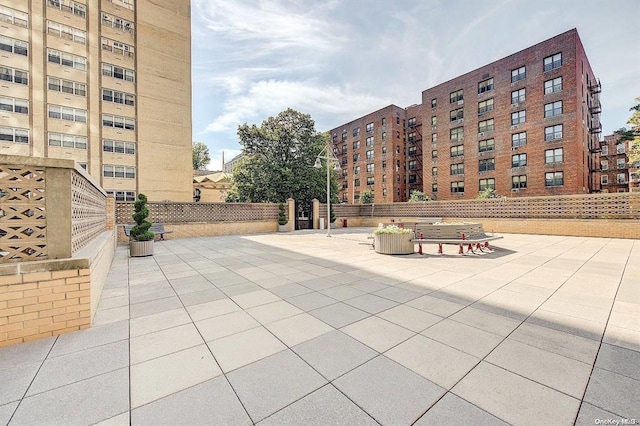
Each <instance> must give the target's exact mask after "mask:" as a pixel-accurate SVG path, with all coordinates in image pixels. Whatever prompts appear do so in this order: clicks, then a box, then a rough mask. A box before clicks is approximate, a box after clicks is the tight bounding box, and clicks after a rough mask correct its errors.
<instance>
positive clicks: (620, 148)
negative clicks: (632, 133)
mask: <svg viewBox="0 0 640 426" xmlns="http://www.w3.org/2000/svg"><path fill="white" fill-rule="evenodd" d="M624 153H625V144H624V143H617V144H616V154H624Z"/></svg>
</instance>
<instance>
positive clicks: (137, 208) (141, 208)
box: [129, 194, 155, 241]
mask: <svg viewBox="0 0 640 426" xmlns="http://www.w3.org/2000/svg"><path fill="white" fill-rule="evenodd" d="M133 209H134V213H133V215H132V217H133V220H134V221H135V222H136V225H135V226H134V227H133V228H131V230H130V231H129V236H130V237H131V239H132V240H134V241H151V240H153V238H154V237H155V234H154V233H153V232H151V231H149V228H151V222H149V221H147V217H149V209H148V208H147V196H146V195H144V194H138V199H137V200H136V202H135V203H133Z"/></svg>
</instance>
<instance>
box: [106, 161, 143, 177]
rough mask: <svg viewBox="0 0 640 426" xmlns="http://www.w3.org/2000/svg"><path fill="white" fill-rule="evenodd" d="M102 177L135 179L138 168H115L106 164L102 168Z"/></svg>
mask: <svg viewBox="0 0 640 426" xmlns="http://www.w3.org/2000/svg"><path fill="white" fill-rule="evenodd" d="M102 176H104V177H106V178H120V179H135V178H136V168H135V167H132V166H113V165H110V164H105V165H103V166H102Z"/></svg>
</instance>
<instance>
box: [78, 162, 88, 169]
mask: <svg viewBox="0 0 640 426" xmlns="http://www.w3.org/2000/svg"><path fill="white" fill-rule="evenodd" d="M77 164H78V167H81V168H83V169H85V170H87V167H88V166H87V163H77Z"/></svg>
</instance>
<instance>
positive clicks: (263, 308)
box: [246, 300, 302, 324]
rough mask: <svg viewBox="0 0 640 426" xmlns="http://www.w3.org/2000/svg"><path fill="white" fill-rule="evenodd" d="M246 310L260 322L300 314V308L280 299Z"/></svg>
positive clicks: (264, 322)
mask: <svg viewBox="0 0 640 426" xmlns="http://www.w3.org/2000/svg"><path fill="white" fill-rule="evenodd" d="M246 312H247V313H248V314H249V315H251V316H252V317H253V318H255V319H256V320H257V321H258V322H260V324H268V323H270V322H274V321H278V320H281V319H283V318H288V317H292V316H294V315H298V314H301V313H302V310H300V309H299V308H297V307H295V306H293V305H292V304H290V303H287V302H285V301H284V300H280V301H278V302H273V303H268V304H266V305H260V306H256V307H255V308H250V309H247V310H246Z"/></svg>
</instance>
